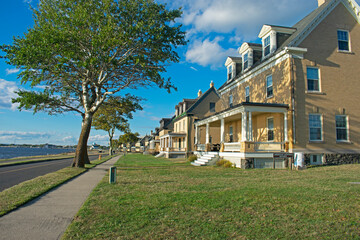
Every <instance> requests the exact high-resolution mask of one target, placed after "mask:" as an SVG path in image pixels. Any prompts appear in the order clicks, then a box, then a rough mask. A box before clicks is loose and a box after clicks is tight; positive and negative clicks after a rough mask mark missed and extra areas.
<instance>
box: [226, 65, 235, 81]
mask: <svg viewBox="0 0 360 240" xmlns="http://www.w3.org/2000/svg"><path fill="white" fill-rule="evenodd" d="M230 68H231V69H230ZM233 68H234V67H233V65H232V64H230V65H229V66H228V67H227V74H228V75H227V81H230V80H231V79H233V78H234V69H233ZM230 70H231V71H230ZM229 75H231V76H230V78H229Z"/></svg>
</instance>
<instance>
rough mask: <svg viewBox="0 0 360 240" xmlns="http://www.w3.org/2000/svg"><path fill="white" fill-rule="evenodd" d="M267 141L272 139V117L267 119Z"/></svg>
mask: <svg viewBox="0 0 360 240" xmlns="http://www.w3.org/2000/svg"><path fill="white" fill-rule="evenodd" d="M267 133H268V141H274V118H272V117H271V118H268V119H267Z"/></svg>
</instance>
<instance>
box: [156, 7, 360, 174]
mask: <svg viewBox="0 0 360 240" xmlns="http://www.w3.org/2000/svg"><path fill="white" fill-rule="evenodd" d="M359 12H360V8H359V5H358V4H357V3H356V2H355V1H354V0H326V1H325V0H319V1H318V8H317V9H315V10H314V11H313V12H311V13H310V14H309V15H307V16H306V17H305V18H303V19H302V20H301V21H299V22H298V23H296V24H295V25H294V26H292V27H287V26H275V25H267V24H266V25H263V27H262V28H261V30H260V32H259V35H258V37H259V39H260V40H261V44H257V43H249V42H244V43H243V44H242V45H241V46H240V48H239V55H238V56H229V57H228V58H227V59H226V62H225V67H226V68H227V75H226V76H224V83H223V84H222V85H221V86H219V87H218V88H216V87H215V86H214V84H213V83H212V82H211V83H210V87H209V89H208V90H207V91H205V92H201V91H200V90H199V92H198V95H197V97H196V98H191V99H183V100H182V101H181V102H179V103H178V104H177V105H176V106H175V115H174V116H173V117H172V118H163V119H162V120H161V121H160V126H159V128H157V129H156V131H155V132H153V133H152V137H153V140H152V141H151V142H150V151H155V152H159V155H158V156H164V157H168V158H172V157H185V156H188V155H189V154H195V155H198V157H199V158H201V157H202V158H204V159H208V160H214V159H215V160H216V159H219V158H224V159H227V160H229V161H231V162H232V163H233V164H234V165H235V166H236V167H239V168H247V167H255V168H266V167H272V166H273V164H274V159H273V156H274V153H281V152H283V153H295V154H298V155H299V156H304V157H305V161H306V162H307V163H309V164H322V163H327V164H329V163H333V164H339V163H350V162H359V159H360V120H359V119H360V107H359V106H358V105H357V101H359V100H360V98H359V91H360V68H359V66H360V44H359V43H360V25H359V23H360V13H359ZM258 42H260V41H258ZM205 162H206V161H203V162H201V161H198V162H196V163H194V165H199V164H201V163H205ZM275 164H276V166H277V167H286V165H287V161H285V160H284V159H276V162H275Z"/></svg>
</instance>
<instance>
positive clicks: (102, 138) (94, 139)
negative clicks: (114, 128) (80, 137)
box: [88, 134, 109, 144]
mask: <svg viewBox="0 0 360 240" xmlns="http://www.w3.org/2000/svg"><path fill="white" fill-rule="evenodd" d="M107 141H109V136H107V135H100V134H97V135H94V136H90V137H89V140H88V142H89V144H90V143H92V142H95V143H97V142H107Z"/></svg>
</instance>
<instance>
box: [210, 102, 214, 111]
mask: <svg viewBox="0 0 360 240" xmlns="http://www.w3.org/2000/svg"><path fill="white" fill-rule="evenodd" d="M210 112H215V103H214V102H211V103H210Z"/></svg>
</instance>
